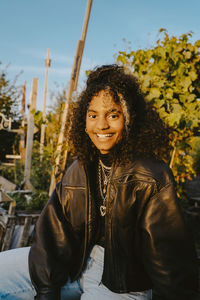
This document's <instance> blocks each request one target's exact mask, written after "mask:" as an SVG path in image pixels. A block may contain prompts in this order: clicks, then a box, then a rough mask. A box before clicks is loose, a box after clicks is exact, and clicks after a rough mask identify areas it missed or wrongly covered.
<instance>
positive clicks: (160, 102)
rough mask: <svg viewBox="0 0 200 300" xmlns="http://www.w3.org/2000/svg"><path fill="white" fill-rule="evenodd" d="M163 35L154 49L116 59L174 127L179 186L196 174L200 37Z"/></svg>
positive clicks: (174, 165)
mask: <svg viewBox="0 0 200 300" xmlns="http://www.w3.org/2000/svg"><path fill="white" fill-rule="evenodd" d="M161 32H163V34H164V36H163V38H161V39H159V40H158V41H157V42H156V46H155V47H152V48H151V49H139V50H137V51H129V52H127V51H120V52H119V53H118V55H117V62H118V63H121V64H123V65H125V66H127V67H128V68H129V69H130V70H131V71H132V72H133V73H134V75H135V76H136V77H138V78H139V80H140V82H141V87H142V90H143V92H144V94H145V95H146V98H147V100H148V101H151V102H152V103H153V104H154V106H155V108H157V109H158V111H159V113H160V116H161V117H162V118H163V119H164V120H165V122H166V123H168V124H169V125H170V126H172V127H173V129H174V134H173V138H172V146H173V148H174V151H173V154H172V158H173V159H172V161H171V166H172V168H173V172H174V175H175V178H176V180H177V183H178V184H179V187H180V186H181V182H184V181H185V179H186V178H191V175H192V174H195V170H194V168H193V157H192V156H191V154H190V150H191V139H192V137H194V136H197V135H200V101H199V100H200V52H199V48H200V40H197V41H196V42H194V43H192V42H191V39H192V33H190V32H189V33H187V34H183V35H181V36H180V37H175V36H169V34H168V33H167V31H166V30H165V29H160V33H161Z"/></svg>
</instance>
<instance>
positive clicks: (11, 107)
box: [0, 62, 20, 119]
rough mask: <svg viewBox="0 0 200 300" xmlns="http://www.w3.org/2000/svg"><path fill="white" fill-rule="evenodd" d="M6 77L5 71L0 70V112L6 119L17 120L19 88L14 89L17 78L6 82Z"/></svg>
mask: <svg viewBox="0 0 200 300" xmlns="http://www.w3.org/2000/svg"><path fill="white" fill-rule="evenodd" d="M0 64H1V62H0ZM7 76H8V75H7V69H4V70H0V112H1V113H3V114H4V115H5V116H6V117H7V118H9V117H11V118H12V119H16V118H17V119H18V116H19V96H20V91H19V88H18V87H16V81H17V78H18V76H16V78H15V79H14V80H13V81H10V80H8V79H7Z"/></svg>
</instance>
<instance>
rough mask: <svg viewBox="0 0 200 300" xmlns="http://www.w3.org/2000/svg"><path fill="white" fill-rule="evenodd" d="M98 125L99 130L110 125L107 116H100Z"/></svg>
mask: <svg viewBox="0 0 200 300" xmlns="http://www.w3.org/2000/svg"><path fill="white" fill-rule="evenodd" d="M96 125H97V129H99V130H105V129H108V128H109V127H110V125H109V123H108V120H107V119H106V117H103V116H102V117H99V118H98V121H97V124H96Z"/></svg>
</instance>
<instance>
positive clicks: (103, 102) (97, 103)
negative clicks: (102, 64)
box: [88, 90, 121, 110]
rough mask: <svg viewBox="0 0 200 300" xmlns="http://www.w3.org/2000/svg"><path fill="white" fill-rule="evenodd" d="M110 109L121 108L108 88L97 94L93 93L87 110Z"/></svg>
mask: <svg viewBox="0 0 200 300" xmlns="http://www.w3.org/2000/svg"><path fill="white" fill-rule="evenodd" d="M101 108H102V109H106V110H109V109H112V108H118V109H120V110H121V107H120V105H119V104H117V103H115V101H114V98H113V96H112V95H111V94H110V92H109V91H108V90H102V91H100V92H99V93H98V94H97V95H94V96H93V97H92V99H91V102H90V104H89V108H88V109H89V110H90V109H92V110H98V109H101Z"/></svg>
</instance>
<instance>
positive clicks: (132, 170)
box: [122, 157, 174, 186]
mask: <svg viewBox="0 0 200 300" xmlns="http://www.w3.org/2000/svg"><path fill="white" fill-rule="evenodd" d="M122 172H123V173H126V174H132V175H133V176H134V178H135V179H138V180H145V181H149V180H153V181H156V182H157V183H159V185H160V186H165V185H167V184H169V183H174V177H173V174H172V171H171V169H170V168H169V166H168V165H167V164H166V163H165V162H163V161H162V160H159V159H156V158H153V157H152V158H137V159H135V160H133V161H131V162H130V163H129V164H127V165H126V166H124V168H123V171H122Z"/></svg>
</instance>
